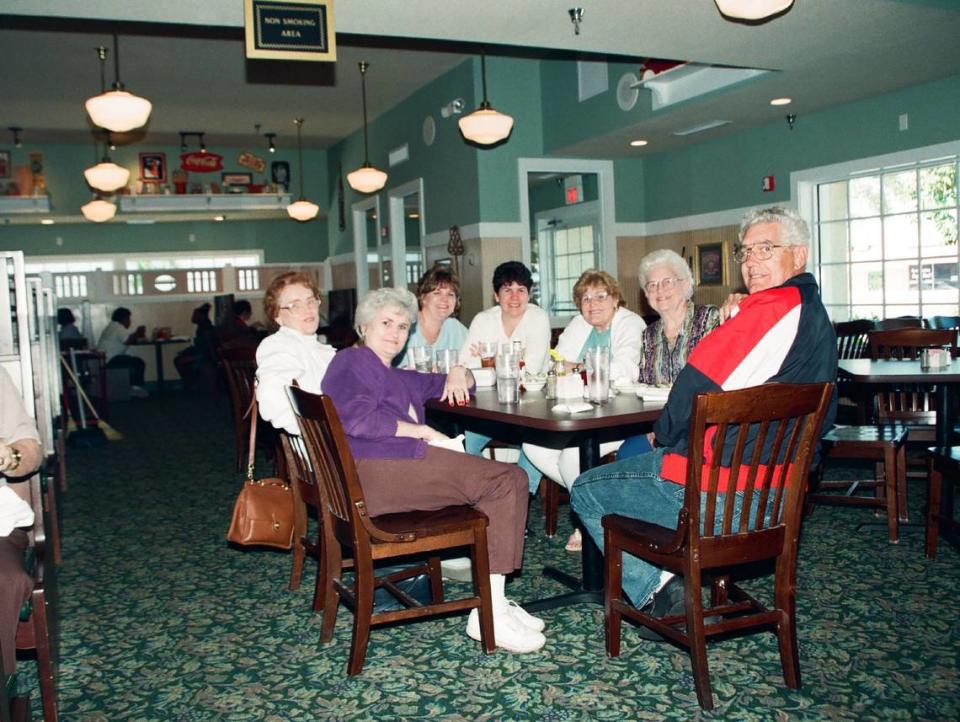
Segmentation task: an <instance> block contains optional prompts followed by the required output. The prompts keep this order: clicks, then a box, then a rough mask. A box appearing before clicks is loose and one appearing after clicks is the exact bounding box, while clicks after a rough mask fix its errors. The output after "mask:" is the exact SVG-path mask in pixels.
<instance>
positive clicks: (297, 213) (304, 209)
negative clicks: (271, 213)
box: [287, 118, 320, 222]
mask: <svg viewBox="0 0 960 722" xmlns="http://www.w3.org/2000/svg"><path fill="white" fill-rule="evenodd" d="M293 122H294V123H295V124H296V126H297V158H298V159H299V161H300V198H298V199H297V200H296V201H294V202H293V203H291V204H290V205H289V206H287V213H289V214H290V217H291V218H292V219H293V220H295V221H301V222H303V221H309V220H311V219H313V218H316V217H317V214H318V213H319V212H320V206H318V205H317V204H316V203H311V202H310V201H308V200H307V199H306V198H305V197H304V195H303V142H302V141H301V139H300V131H301V128H303V118H295V119H294V121H293Z"/></svg>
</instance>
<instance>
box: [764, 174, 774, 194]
mask: <svg viewBox="0 0 960 722" xmlns="http://www.w3.org/2000/svg"><path fill="white" fill-rule="evenodd" d="M776 186H777V182H776V180H775V179H774V177H773V176H772V175H765V176H764V177H763V189H762V190H763V192H764V193H769V192H770V191H772V190H773V189H774V188H776Z"/></svg>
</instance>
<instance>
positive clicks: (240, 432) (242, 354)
mask: <svg viewBox="0 0 960 722" xmlns="http://www.w3.org/2000/svg"><path fill="white" fill-rule="evenodd" d="M219 353H220V363H221V364H222V365H223V370H224V373H225V374H226V376H227V387H228V388H229V389H230V410H231V414H232V416H233V439H234V443H235V445H236V457H237V471H243V464H244V461H245V460H246V458H247V445H248V444H249V439H250V426H249V424H250V423H251V419H249V418H248V417H247V411H248V410H249V409H250V402H251V400H253V393H254V384H255V383H256V375H257V358H256V348H254V347H250V346H239V347H236V348H221V349H220V351H219ZM255 421H256V420H255V419H254V420H253V422H254V423H255Z"/></svg>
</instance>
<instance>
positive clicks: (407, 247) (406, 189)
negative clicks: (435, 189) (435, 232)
mask: <svg viewBox="0 0 960 722" xmlns="http://www.w3.org/2000/svg"><path fill="white" fill-rule="evenodd" d="M389 204H390V241H391V243H390V247H391V257H392V259H393V267H394V268H397V269H403V272H402V274H399V273H398V274H397V276H396V278H395V279H394V285H396V286H398V287H399V286H403V287H405V288H407V289H409V290H410V291H412V292H413V293H416V291H417V284H418V283H419V281H420V276H421V275H423V259H424V252H423V238H424V235H425V228H426V225H425V222H424V214H423V206H424V204H423V179H422V178H417V179H416V180H413V181H410V182H409V183H404V184H403V185H402V186H398V187H396V188H394V189H392V190H391V191H390V194H389Z"/></svg>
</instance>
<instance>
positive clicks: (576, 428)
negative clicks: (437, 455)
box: [427, 387, 665, 612]
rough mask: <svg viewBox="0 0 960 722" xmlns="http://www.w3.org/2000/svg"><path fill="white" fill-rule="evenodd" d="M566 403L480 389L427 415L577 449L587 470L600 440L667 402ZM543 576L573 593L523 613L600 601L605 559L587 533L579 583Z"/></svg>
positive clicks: (629, 429) (648, 418) (630, 398)
mask: <svg viewBox="0 0 960 722" xmlns="http://www.w3.org/2000/svg"><path fill="white" fill-rule="evenodd" d="M576 401H578V402H579V401H580V400H579V399H577V400H576ZM564 403H568V400H566V399H548V398H546V396H545V394H544V393H543V391H542V390H541V391H527V392H524V393H521V394H520V399H519V402H517V403H513V404H503V403H500V402H499V401H498V399H497V390H496V388H491V387H481V388H478V389H477V391H476V394H475V396H474V397H473V398H471V399H470V401H469V403H467V404H466V405H464V406H456V405H455V406H450V405H449V404H447V403H445V402H440V401H437V400H433V401H429V402H427V415H428V417H430V418H431V420H434V421H437V422H439V423H441V424H443V425H444V426H445V427H446V428H447V430H449V431H450V432H451V433H454V434H456V433H461V432H462V431H464V430H471V431H476V432H478V433H482V434H484V435H486V436H489V437H491V438H494V439H498V440H500V441H507V442H512V443H517V444H519V443H522V442H530V443H535V444H539V445H541V446H547V447H551V448H557V449H563V448H566V447H569V446H577V447H578V448H579V451H580V468H581V470H586V469H590V468H593V467H594V466H596V465H597V464H599V463H600V444H601V442H603V441H608V440H614V439H624V438H626V437H628V436H632V435H634V434H638V433H642V432H645V431H649V430H650V428H651V427H652V425H653V423H654V422H655V421H656V420H657V419H658V418H659V417H660V412H661V411H662V409H663V406H664V403H665V401H664V400H662V399H660V400H656V401H652V400H647V401H645V400H643V399H641V398H639V397H638V396H637V395H636V393H633V392H629V391H627V392H623V393H619V394H616V395H614V396H611V398H610V399H609V401H608V402H607V403H605V404H591V405H590V409H589V410H588V411H581V412H578V413H570V412H569V411H562V410H556V409H555V407H557V406H558V405H561V404H564ZM543 572H544V574H545V575H547V576H549V577H551V578H553V579H556V580H557V581H559V582H561V583H562V584H564V585H565V586H567V587H568V588H570V589H571V591H570V592H567V593H564V594H560V595H557V596H553V597H549V598H546V599H538V600H532V601H528V602H526V603H524V605H523V606H524V608H525V609H528V610H530V611H534V612H535V611H543V610H547V609H555V608H557V607H563V606H567V605H570V604H579V603H583V602H593V603H597V604H602V603H603V556H602V555H601V553H600V550H599V549H598V547H597V545H596V544H595V543H594V542H593V539H592V538H591V537H590V535H589V534H587V533H584V534H583V551H582V553H581V573H582V576H581V578H580V579H577V578H576V577H573V576H571V575H569V574H566V573H564V572H562V571H560V570H558V569H555V568H553V567H546V568H544V570H543Z"/></svg>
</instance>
